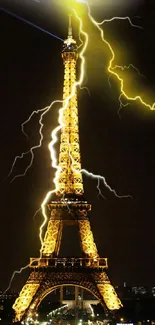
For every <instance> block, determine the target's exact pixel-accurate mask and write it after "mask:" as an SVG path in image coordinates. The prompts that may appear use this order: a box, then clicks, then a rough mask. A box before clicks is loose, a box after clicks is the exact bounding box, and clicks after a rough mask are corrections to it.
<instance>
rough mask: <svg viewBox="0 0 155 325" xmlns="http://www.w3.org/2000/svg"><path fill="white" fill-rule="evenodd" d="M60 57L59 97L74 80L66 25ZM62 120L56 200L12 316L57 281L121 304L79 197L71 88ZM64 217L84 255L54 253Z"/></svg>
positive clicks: (33, 306) (32, 307) (31, 309)
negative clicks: (62, 72)
mask: <svg viewBox="0 0 155 325" xmlns="http://www.w3.org/2000/svg"><path fill="white" fill-rule="evenodd" d="M62 57H63V62H64V69H65V75H64V89H63V99H64V100H66V99H67V97H68V96H69V95H70V94H71V92H72V90H73V87H74V84H75V81H76V61H77V46H76V42H75V40H74V39H73V38H72V33H71V25H70V26H69V36H68V39H67V40H65V41H64V48H63V53H62ZM62 120H63V124H64V126H63V128H62V132H61V142H60V154H59V167H60V173H59V176H58V179H57V181H58V191H57V193H56V198H55V200H54V201H52V202H50V203H49V204H48V207H49V210H50V213H51V214H50V217H49V221H48V225H47V230H46V232H45V236H44V240H43V245H42V248H41V257H40V258H31V259H30V270H31V274H30V276H29V278H28V280H27V282H26V284H25V285H24V287H23V289H22V290H21V292H20V295H19V297H18V298H17V299H16V301H15V303H14V305H13V309H14V310H15V313H16V316H15V321H21V320H22V319H24V318H26V317H27V316H28V315H29V316H30V315H33V314H34V313H35V311H36V310H37V308H38V306H39V304H40V302H41V301H42V299H44V297H45V296H46V295H47V294H48V293H50V292H51V291H52V290H54V289H55V288H57V287H59V286H61V285H75V286H81V287H83V288H85V289H87V290H89V291H90V292H91V293H92V294H94V295H95V296H96V297H97V298H98V299H99V301H100V302H101V303H102V304H103V305H106V307H107V308H108V309H110V310H115V309H119V308H120V307H121V302H120V300H119V298H118V297H117V294H116V292H115V289H114V288H113V286H112V285H111V283H110V280H109V278H108V275H107V273H106V269H107V259H104V258H99V254H98V251H97V247H96V244H95V241H94V237H93V233H92V230H91V226H90V222H89V218H88V211H89V210H90V209H91V206H90V204H88V203H87V201H85V200H84V198H83V183H82V174H81V163H80V148H79V131H78V111H77V91H76V89H75V93H74V96H73V97H72V98H71V99H70V100H69V102H68V105H67V107H66V108H65V109H64V111H63V116H62ZM66 220H69V222H71V224H72V225H73V224H76V225H78V231H79V234H80V242H81V248H82V252H83V255H84V258H76V259H75V258H72V257H71V258H66V259H65V258H61V257H58V255H59V249H60V243H61V236H62V230H63V226H64V225H65V224H66ZM67 222H68V221H67Z"/></svg>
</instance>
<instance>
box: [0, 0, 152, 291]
mask: <svg viewBox="0 0 155 325" xmlns="http://www.w3.org/2000/svg"><path fill="white" fill-rule="evenodd" d="M1 7H3V8H4V7H5V8H6V9H9V10H11V11H12V12H14V13H16V14H18V15H20V16H22V17H24V18H25V19H28V20H30V21H32V22H33V23H35V24H37V25H39V26H40V27H42V28H45V29H47V30H49V31H50V32H51V33H55V34H57V35H58V36H59V37H61V38H63V39H64V38H65V37H66V35H67V19H68V17H67V14H66V13H64V12H62V11H60V8H59V7H58V6H57V7H56V6H55V7H54V6H49V7H48V5H47V7H46V6H45V5H44V6H43V5H42V4H41V3H39V2H35V1H27V5H23V6H21V5H19V4H18V3H17V2H16V3H15V1H5V3H3V4H2V6H1ZM49 9H50V10H49ZM92 13H93V14H94V15H95V17H96V18H98V20H101V19H103V18H109V17H112V16H114V15H116V14H118V15H127V14H129V15H130V17H131V18H133V22H134V23H135V24H139V25H140V26H142V27H143V30H142V29H138V28H132V27H131V26H130V25H129V23H128V22H123V21H121V22H113V23H111V24H106V25H105V26H104V31H105V36H106V38H107V39H108V41H110V42H111V44H112V46H113V48H114V50H115V51H116V61H115V63H116V64H118V65H119V64H123V65H128V64H129V63H133V64H134V65H136V67H137V68H138V69H139V70H140V72H141V74H142V75H144V77H143V76H139V75H137V73H135V72H134V71H133V70H132V71H131V73H128V71H125V73H124V74H123V75H124V77H125V85H126V89H129V90H130V91H131V92H132V94H136V93H138V94H140V95H142V96H143V98H144V99H145V100H146V101H148V102H149V103H150V104H151V103H153V101H155V45H154V34H155V19H154V16H155V2H154V3H153V0H152V1H149V0H145V1H139V3H138V2H137V6H133V7H132V8H131V7H130V8H128V9H127V8H126V11H123V10H122V9H120V8H118V7H117V8H116V7H115V8H113V10H111V11H108V10H107V11H104V10H103V9H102V10H100V14H98V11H97V10H96V9H95V8H93V11H92ZM137 16H139V18H137ZM83 18H84V27H85V29H86V30H87V31H88V32H89V33H90V42H89V46H88V49H87V52H86V59H87V64H86V77H85V82H84V85H85V86H87V87H89V91H90V96H89V94H88V93H87V91H86V90H81V91H80V92H79V96H78V102H79V118H80V122H79V124H80V145H81V155H82V167H83V168H86V169H88V170H89V171H90V172H94V173H95V174H101V175H104V176H105V177H106V180H107V182H108V184H109V185H110V186H111V187H112V188H114V189H115V190H116V191H117V193H118V194H119V195H123V194H130V195H132V197H133V199H131V198H126V199H118V198H116V197H115V196H114V194H113V193H110V192H109V191H108V190H107V189H106V188H105V187H104V186H103V184H101V188H102V193H103V195H104V196H105V197H106V199H103V198H102V197H98V196H97V194H98V191H97V188H96V185H97V180H91V179H88V178H87V177H85V176H84V187H85V197H86V198H87V200H88V201H89V202H91V203H92V212H91V214H90V218H91V224H92V229H93V233H94V237H95V241H96V244H97V247H98V250H99V253H100V256H104V257H108V259H109V270H108V272H109V273H108V274H109V275H110V277H111V280H112V282H113V284H114V285H116V284H120V283H123V281H127V282H128V283H129V284H133V285H134V284H145V285H155V213H154V212H155V203H154V202H155V112H153V111H150V110H149V109H148V108H145V107H144V106H142V105H140V104H139V102H136V103H133V102H130V103H129V105H128V106H126V107H125V108H123V109H122V110H121V111H120V114H118V111H119V102H118V97H119V84H118V82H117V80H116V79H115V78H113V77H112V78H110V83H111V87H110V86H109V83H108V77H109V74H108V73H107V65H108V60H109V55H108V54H109V52H108V50H107V48H106V47H105V45H104V44H103V43H101V41H100V35H99V33H98V31H97V30H96V29H95V28H94V27H93V26H92V25H91V24H90V22H89V21H88V19H87V15H86V12H85V13H83ZM73 27H74V36H75V37H76V38H77V39H78V23H77V21H76V20H75V19H74V20H73ZM0 40H1V42H0V43H1V46H0V47H1V51H0V52H1V59H0V106H1V124H0V125H1V127H0V139H1V160H0V161H1V168H0V186H1V191H0V192H1V195H0V206H1V211H0V212H1V216H0V260H1V262H0V289H1V288H2V289H5V288H6V287H7V285H8V283H9V279H10V277H11V275H12V272H13V270H14V269H19V268H20V267H21V266H23V265H26V264H28V262H29V258H30V257H35V256H38V254H39V248H40V243H39V239H38V229H39V225H40V223H41V220H42V216H41V214H38V216H37V217H36V218H35V220H34V219H33V215H34V213H35V211H36V210H37V209H38V208H39V207H40V203H41V202H42V200H43V198H44V196H45V194H46V193H47V191H48V190H49V189H51V188H53V183H52V179H53V175H54V171H53V170H52V168H51V161H50V155H49V151H48V148H47V145H48V143H49V142H50V139H51V138H50V132H51V130H52V129H53V128H54V127H55V126H56V125H57V116H58V106H55V107H53V108H52V110H51V111H50V112H49V113H48V114H47V116H45V118H44V129H43V134H44V141H43V145H42V148H41V149H39V150H36V152H35V159H34V163H33V166H32V168H31V169H30V170H29V171H28V173H27V175H26V176H25V177H24V178H20V179H17V180H15V181H14V182H13V183H11V184H10V181H11V179H12V178H11V177H9V178H8V179H5V178H6V176H7V174H8V173H9V171H10V168H11V164H12V162H13V160H14V157H15V156H16V155H19V154H20V153H22V152H23V151H27V150H28V149H29V147H30V146H32V145H35V144H36V143H38V142H39V136H38V130H39V126H38V120H39V116H35V117H34V118H33V119H32V121H31V123H29V125H27V126H26V131H27V133H28V135H29V139H28V140H27V139H26V138H25V137H24V135H23V134H22V132H21V123H22V122H23V121H25V120H26V119H27V118H28V116H29V115H30V114H31V112H32V111H33V110H34V109H39V108H42V107H44V106H46V105H48V104H49V103H50V102H51V101H53V100H55V99H61V97H62V86H63V64H62V59H61V49H62V42H61V41H59V40H57V39H55V38H53V37H51V36H49V35H47V34H45V33H43V32H41V31H39V30H37V29H35V28H33V27H31V26H29V25H27V24H26V23H24V22H22V21H20V20H17V19H16V18H13V17H12V16H10V15H8V14H7V13H5V12H4V11H1V12H0ZM29 160H30V156H27V157H25V158H24V159H23V160H22V161H18V163H17V164H16V167H15V169H14V172H13V174H12V176H15V175H16V174H17V173H22V172H23V170H24V168H25V167H26V165H27V163H28V162H29ZM78 249H79V248H78V244H77V242H75V241H74V231H73V232H72V231H70V237H68V238H67V240H66V239H65V237H64V239H63V246H62V248H61V253H62V254H63V255H77V254H78V252H79V251H78ZM23 280H24V274H22V275H21V276H20V277H19V276H17V278H16V280H15V281H14V282H13V285H12V288H14V289H15V290H17V289H18V288H20V285H21V284H22V283H23V282H22V281H23Z"/></svg>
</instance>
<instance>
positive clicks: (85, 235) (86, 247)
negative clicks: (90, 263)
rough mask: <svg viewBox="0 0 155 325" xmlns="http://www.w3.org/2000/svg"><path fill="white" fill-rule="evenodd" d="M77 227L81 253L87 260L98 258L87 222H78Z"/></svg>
mask: <svg viewBox="0 0 155 325" xmlns="http://www.w3.org/2000/svg"><path fill="white" fill-rule="evenodd" d="M78 225H79V232H80V239H81V246H82V251H83V252H84V254H85V255H86V256H87V257H89V258H92V259H95V258H97V257H99V256H98V252H97V247H96V244H95V241H94V237H93V233H92V230H91V226H90V222H89V220H78Z"/></svg>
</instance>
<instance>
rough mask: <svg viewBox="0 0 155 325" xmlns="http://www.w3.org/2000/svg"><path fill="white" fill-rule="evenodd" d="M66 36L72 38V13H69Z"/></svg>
mask: <svg viewBox="0 0 155 325" xmlns="http://www.w3.org/2000/svg"><path fill="white" fill-rule="evenodd" d="M68 16H69V26H68V37H69V38H72V36H73V35H72V14H69V15H68Z"/></svg>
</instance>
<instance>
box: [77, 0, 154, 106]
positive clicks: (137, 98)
mask: <svg viewBox="0 0 155 325" xmlns="http://www.w3.org/2000/svg"><path fill="white" fill-rule="evenodd" d="M76 2H81V3H83V4H85V5H86V6H87V8H88V16H89V19H90V20H91V22H92V23H93V24H94V25H95V26H96V27H97V29H98V30H99V32H100V34H101V39H102V41H103V42H104V44H106V45H107V47H108V48H109V50H110V53H111V58H110V61H109V65H108V68H107V69H108V72H109V73H110V74H111V75H113V76H115V77H116V78H117V80H118V81H119V82H120V96H119V101H120V104H121V105H122V106H124V104H123V102H122V98H123V97H124V98H125V99H126V100H127V101H139V102H140V103H141V104H142V105H144V106H145V107H147V108H149V109H150V110H155V102H154V103H153V104H152V105H151V104H149V103H147V102H145V101H144V100H143V99H142V97H141V96H140V95H135V96H131V95H128V94H127V92H126V91H125V89H124V88H125V87H124V80H123V78H122V77H121V76H120V75H119V74H118V73H117V72H116V71H115V69H116V68H117V67H118V66H116V65H114V60H115V53H114V50H113V48H112V46H111V44H110V43H109V42H108V41H107V40H106V39H105V35H104V31H103V29H102V28H101V27H100V26H101V25H103V24H104V23H105V22H109V21H112V20H115V19H123V20H124V19H128V20H129V22H130V23H131V24H132V22H131V20H130V18H129V17H113V18H111V19H105V20H103V21H102V22H97V21H96V20H95V19H94V18H93V17H92V15H91V9H90V5H89V3H88V1H86V0H76ZM132 26H134V27H139V26H137V25H134V24H132ZM139 28H140V27H139ZM121 69H122V68H121ZM125 106H126V105H125Z"/></svg>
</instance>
